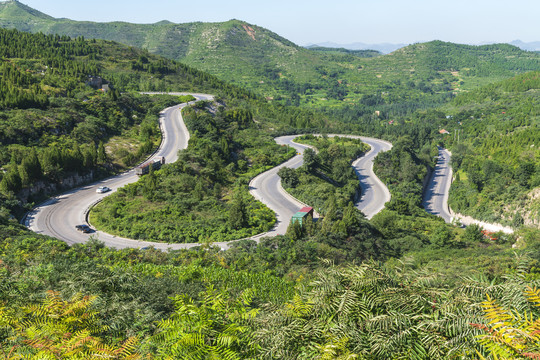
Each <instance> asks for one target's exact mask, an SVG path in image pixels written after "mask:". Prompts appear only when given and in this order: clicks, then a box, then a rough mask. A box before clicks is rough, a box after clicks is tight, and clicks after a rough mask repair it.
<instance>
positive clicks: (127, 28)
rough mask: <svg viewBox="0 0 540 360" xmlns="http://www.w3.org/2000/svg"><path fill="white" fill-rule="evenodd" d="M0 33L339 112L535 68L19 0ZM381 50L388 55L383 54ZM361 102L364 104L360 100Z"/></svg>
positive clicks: (487, 57) (522, 61)
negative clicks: (165, 63)
mask: <svg viewBox="0 0 540 360" xmlns="http://www.w3.org/2000/svg"><path fill="white" fill-rule="evenodd" d="M0 27H8V28H17V29H20V30H24V31H31V32H43V33H46V34H47V33H57V34H61V35H69V36H72V37H79V36H84V37H85V38H100V39H106V40H113V41H117V42H121V43H124V44H127V45H131V46H135V47H139V48H145V49H148V51H149V52H151V53H154V54H158V55H162V56H165V57H167V58H170V59H174V60H179V61H181V62H183V63H185V64H187V65H190V66H193V67H195V68H197V69H199V70H203V71H206V72H208V73H210V74H212V75H215V76H217V77H218V78H220V79H221V80H225V81H227V82H229V83H234V84H237V85H241V86H243V87H245V88H247V89H249V90H251V91H253V92H255V93H257V94H261V95H263V96H265V97H267V98H268V99H269V100H273V101H280V102H282V103H284V104H288V103H292V104H305V105H309V106H315V107H317V106H324V107H327V106H328V105H330V106H343V105H355V104H358V103H362V102H365V103H372V102H373V101H372V100H373V99H372V98H369V97H373V96H375V97H376V98H377V99H379V100H376V101H375V103H376V104H379V103H381V100H380V98H384V102H386V103H388V102H391V103H399V102H402V101H407V102H415V103H419V102H420V103H433V101H434V100H433V99H430V100H428V98H432V97H433V96H434V95H435V96H438V97H439V98H438V100H436V102H440V101H444V100H443V99H446V98H447V97H448V96H452V94H453V93H454V92H459V91H461V90H468V89H471V88H474V87H476V86H478V85H481V84H485V83H488V82H490V81H493V80H502V79H504V78H507V77H511V76H514V75H516V74H518V73H521V72H525V71H531V70H540V62H539V61H540V60H539V59H540V56H539V55H538V54H536V53H531V52H525V51H522V50H520V49H519V48H517V47H514V46H511V45H486V46H469V45H459V44H452V43H445V42H441V41H433V42H429V43H423V44H414V45H409V46H406V47H402V48H400V49H398V50H395V51H394V52H392V53H390V54H388V55H383V56H375V57H371V58H368V57H366V56H368V55H377V53H376V52H373V51H372V52H354V51H353V52H351V51H347V50H344V49H333V50H330V49H326V48H319V49H317V50H316V51H314V50H310V49H306V48H304V47H301V46H298V45H296V44H294V43H292V42H291V41H289V40H287V39H285V38H283V37H281V36H279V35H277V34H276V33H274V32H272V31H270V30H267V29H265V28H262V27H259V26H256V25H253V24H249V23H246V22H244V21H241V20H230V21H227V22H220V23H202V22H194V23H186V24H174V23H171V22H168V21H161V22H158V23H155V24H131V23H126V22H109V23H95V22H87V21H82V22H81V21H73V20H69V19H56V18H53V17H51V16H48V15H45V14H43V13H41V12H39V11H37V10H34V9H32V8H29V7H28V6H25V5H23V4H21V3H20V2H18V1H13V0H12V1H8V2H5V3H0ZM386 50H388V49H386ZM366 97H368V98H366Z"/></svg>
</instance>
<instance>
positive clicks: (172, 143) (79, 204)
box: [24, 93, 392, 250]
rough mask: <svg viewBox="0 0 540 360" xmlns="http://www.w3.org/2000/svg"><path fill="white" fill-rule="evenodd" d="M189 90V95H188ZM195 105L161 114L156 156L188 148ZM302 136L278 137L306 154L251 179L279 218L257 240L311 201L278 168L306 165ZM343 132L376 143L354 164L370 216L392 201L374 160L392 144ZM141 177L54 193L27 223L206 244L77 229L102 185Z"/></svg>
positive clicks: (62, 233)
mask: <svg viewBox="0 0 540 360" xmlns="http://www.w3.org/2000/svg"><path fill="white" fill-rule="evenodd" d="M174 95H184V93H174ZM186 95H187V94H186ZM191 95H193V96H194V97H195V98H196V99H197V100H211V99H212V98H213V97H212V96H211V95H206V94H191ZM187 105H189V104H181V105H176V106H173V107H170V108H167V109H165V110H163V111H162V113H161V114H160V127H161V129H162V134H163V141H162V145H161V147H160V148H159V149H158V151H156V153H155V154H154V157H161V156H163V157H165V159H166V162H167V163H171V162H174V161H176V159H177V158H178V151H179V150H181V149H185V148H187V145H188V140H189V132H188V130H187V128H186V126H185V124H184V121H183V119H182V114H181V109H182V108H183V107H185V106H187ZM298 136H299V135H293V136H282V137H279V138H276V139H275V140H276V142H277V143H278V144H283V145H287V146H291V147H293V148H295V149H296V151H297V152H298V153H300V155H296V156H294V157H293V158H291V159H290V160H288V161H286V162H284V163H283V164H281V165H279V166H277V167H274V168H272V169H270V170H268V171H266V172H264V173H262V174H259V175H258V176H256V177H255V178H253V179H252V180H251V182H250V184H249V189H250V193H251V194H252V195H253V196H254V197H255V198H256V199H258V200H260V201H261V202H263V203H264V204H266V205H267V206H268V207H269V208H270V209H272V210H273V211H274V212H275V213H276V217H277V223H276V225H275V226H274V228H273V229H272V230H270V231H269V232H267V233H263V234H259V235H256V236H253V237H252V238H251V239H253V240H258V239H259V238H261V237H271V236H276V235H281V234H285V232H286V230H287V226H288V224H289V220H290V218H291V217H292V215H293V214H294V213H295V212H296V211H298V210H299V209H300V208H301V207H302V206H304V205H305V204H303V203H301V202H299V201H298V200H296V199H295V198H293V197H292V196H291V195H289V194H288V193H287V192H286V191H284V190H283V188H282V187H281V181H280V178H279V176H278V175H277V172H278V171H279V169H280V168H281V167H285V166H286V167H290V168H298V167H300V166H301V165H302V164H303V152H304V150H305V149H306V148H307V147H308V146H306V145H302V144H297V143H295V142H294V141H293V140H294V138H296V137H298ZM329 136H343V137H351V138H357V139H361V140H362V141H364V142H366V143H367V144H369V145H370V146H371V150H370V151H369V152H368V153H366V154H365V155H364V156H362V157H361V158H359V159H357V160H356V161H355V162H354V163H353V167H354V170H355V172H356V173H357V175H358V178H359V179H360V184H361V187H362V194H363V195H362V197H361V198H360V200H359V201H358V203H357V204H356V206H357V208H358V209H360V210H361V211H362V212H364V214H366V216H367V217H368V218H371V217H372V216H374V215H375V214H376V213H378V212H379V211H380V210H382V209H383V208H384V204H385V203H386V202H387V201H388V200H390V193H389V191H388V189H387V188H386V186H385V185H384V184H383V183H382V182H381V181H380V180H379V179H378V178H377V177H376V176H375V174H374V173H373V159H374V158H375V156H376V155H377V154H378V153H379V152H381V151H387V150H389V149H390V148H391V147H392V145H391V144H390V143H388V142H386V141H383V140H378V139H373V138H367V137H362V136H354V135H329ZM137 180H138V177H137V175H135V170H134V169H132V170H130V171H127V172H125V173H123V174H120V175H118V176H114V177H112V178H109V179H106V180H103V181H98V182H95V183H93V184H90V185H87V186H83V187H80V188H77V189H74V190H71V191H68V192H66V193H64V194H62V195H60V196H57V197H54V198H51V199H49V200H48V201H46V202H45V203H43V204H41V205H39V206H38V207H36V208H35V209H34V210H33V211H31V212H30V213H28V214H27V216H26V217H25V219H24V224H25V225H26V226H27V227H28V228H30V229H31V230H32V231H34V232H36V233H40V234H45V235H49V236H53V237H55V238H58V239H60V240H63V241H65V242H66V243H68V244H70V245H71V244H75V243H84V242H86V241H87V240H88V239H89V237H90V236H94V237H96V238H98V239H99V240H100V241H102V242H104V243H105V245H106V246H109V247H114V248H119V249H121V248H141V247H148V246H153V247H155V248H156V249H161V250H166V249H173V250H176V249H185V248H190V247H194V246H198V245H200V244H196V243H193V244H168V243H156V242H150V241H139V240H133V239H126V238H122V237H118V236H115V235H111V234H107V233H105V232H102V231H96V232H95V233H91V234H83V233H81V232H78V231H77V230H76V229H75V225H77V224H84V223H86V221H87V215H88V212H89V210H90V209H91V208H92V206H94V205H95V204H96V203H97V202H99V201H101V199H103V198H104V197H106V196H108V195H109V194H111V192H109V193H105V194H97V193H96V192H95V189H96V187H97V186H108V187H110V188H111V189H112V192H114V191H116V190H117V189H118V188H120V187H122V186H124V185H127V184H129V183H133V182H135V181H137ZM214 244H215V245H217V246H220V247H221V248H223V249H226V248H228V243H227V242H219V243H214Z"/></svg>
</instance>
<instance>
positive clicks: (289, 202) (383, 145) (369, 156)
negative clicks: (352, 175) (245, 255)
mask: <svg viewBox="0 0 540 360" xmlns="http://www.w3.org/2000/svg"><path fill="white" fill-rule="evenodd" d="M298 136H300V135H290V136H281V137H278V138H276V139H275V140H276V142H277V143H278V144H280V145H286V146H290V147H292V148H294V149H296V151H297V152H298V153H299V154H300V155H296V156H295V157H293V158H292V159H290V160H288V161H286V162H284V163H283V164H281V165H279V166H276V167H275V168H272V169H270V170H268V171H267V172H265V173H262V174H260V175H258V176H256V177H255V178H253V180H251V182H250V184H249V191H250V193H251V195H253V197H255V198H256V199H257V200H259V201H261V202H263V203H264V204H265V205H266V206H268V207H269V208H270V209H272V210H273V211H274V212H275V213H276V218H277V223H276V226H275V227H274V228H273V229H272V230H271V231H270V232H268V233H266V234H264V236H275V235H283V234H285V232H286V231H287V227H288V225H289V221H290V219H291V217H292V216H293V214H294V213H295V212H297V211H298V210H300V208H302V207H303V206H305V205H304V204H303V203H301V202H300V201H298V200H296V199H294V198H293V197H292V196H290V195H289V194H288V193H287V192H285V191H284V190H283V188H282V187H281V180H280V178H279V176H278V175H277V173H278V171H279V169H281V168H282V167H288V168H292V169H296V168H298V167H300V166H302V164H303V163H304V156H303V154H304V151H305V149H307V148H308V147H309V146H307V145H302V144H298V143H296V142H294V139H295V138H297V137H298ZM328 136H329V137H334V136H341V137H348V138H355V139H360V140H362V141H363V142H365V143H367V144H368V145H370V146H371V150H370V151H369V152H368V153H366V154H365V155H364V156H362V157H360V158H359V159H357V160H356V161H355V162H354V163H353V168H354V170H355V172H356V174H357V176H358V178H359V180H360V186H361V189H362V192H361V194H362V195H361V197H360V200H359V201H358V202H357V203H356V204H355V205H356V207H357V208H358V209H359V210H360V211H362V212H363V213H364V214H365V215H366V217H367V218H369V219H371V218H372V217H373V216H374V215H375V214H377V213H378V212H379V211H381V210H382V209H383V208H384V204H385V203H386V202H387V201H389V200H390V192H389V191H388V188H387V187H386V186H385V185H384V184H383V183H382V182H381V181H380V180H379V178H378V177H377V176H376V175H375V174H374V173H373V159H374V158H375V157H376V156H377V154H378V153H379V152H381V151H387V150H390V149H391V148H392V144H390V143H389V142H386V141H384V140H379V139H373V138H367V137H363V136H355V135H337V134H331V135H328Z"/></svg>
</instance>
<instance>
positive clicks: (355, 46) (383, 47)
mask: <svg viewBox="0 0 540 360" xmlns="http://www.w3.org/2000/svg"><path fill="white" fill-rule="evenodd" d="M407 45H408V44H390V43H381V44H366V43H361V42H355V43H351V44H338V43H334V42H321V43H316V44H309V45H306V47H307V48H311V47H317V46H320V47H327V48H342V49H347V50H375V51H378V52H381V53H383V54H389V53H391V52H392V51H396V50H397V49H399V48H402V47H404V46H407Z"/></svg>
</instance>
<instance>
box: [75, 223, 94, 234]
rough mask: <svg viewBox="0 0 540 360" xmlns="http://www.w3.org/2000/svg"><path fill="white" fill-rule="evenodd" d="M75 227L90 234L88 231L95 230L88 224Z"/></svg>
mask: <svg viewBox="0 0 540 360" xmlns="http://www.w3.org/2000/svg"><path fill="white" fill-rule="evenodd" d="M75 229H77V231H80V232H83V233H85V234H88V233H91V232H93V231H94V230H92V228H91V227H90V226H88V225H75Z"/></svg>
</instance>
